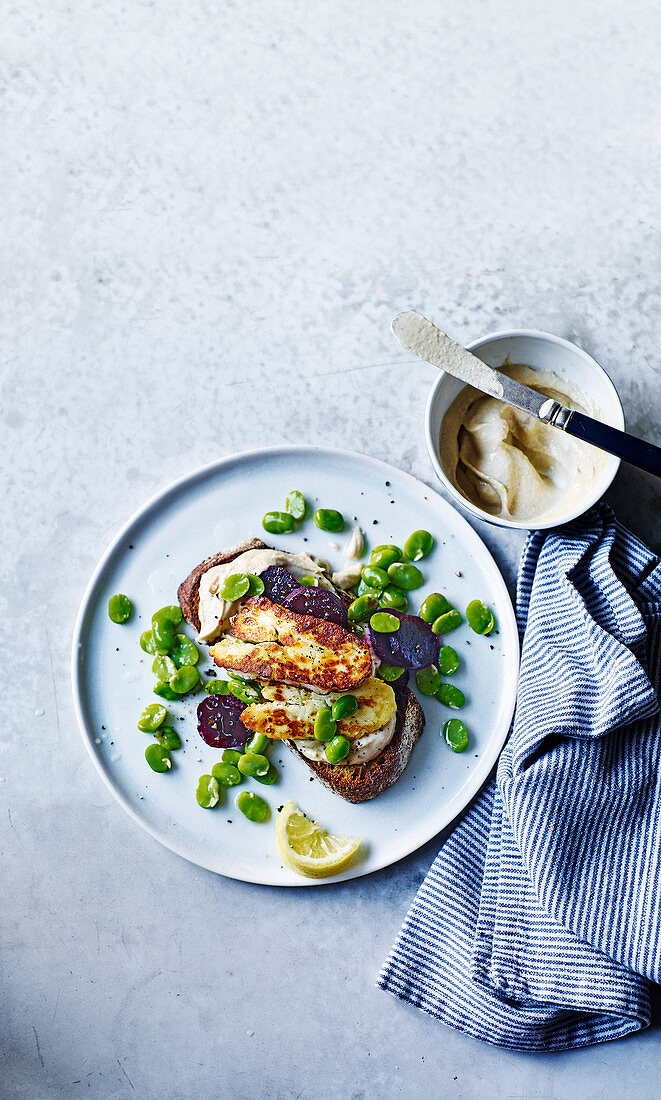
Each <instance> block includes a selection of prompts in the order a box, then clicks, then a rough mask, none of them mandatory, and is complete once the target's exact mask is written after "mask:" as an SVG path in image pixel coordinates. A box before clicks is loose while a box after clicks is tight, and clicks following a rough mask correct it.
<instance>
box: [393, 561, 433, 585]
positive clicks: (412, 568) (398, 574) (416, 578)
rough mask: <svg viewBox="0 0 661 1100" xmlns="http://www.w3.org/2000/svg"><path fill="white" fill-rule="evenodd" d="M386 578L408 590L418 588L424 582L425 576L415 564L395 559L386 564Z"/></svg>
mask: <svg viewBox="0 0 661 1100" xmlns="http://www.w3.org/2000/svg"><path fill="white" fill-rule="evenodd" d="M388 578H389V580H390V582H391V583H392V584H394V585H396V586H397V588H403V589H404V590H405V591H406V592H410V591H411V589H413V588H420V586H421V585H422V584H424V583H425V578H424V577H423V575H422V573H421V572H420V570H419V569H418V567H417V565H411V564H410V563H409V562H407V561H396V562H393V564H392V565H389V566H388Z"/></svg>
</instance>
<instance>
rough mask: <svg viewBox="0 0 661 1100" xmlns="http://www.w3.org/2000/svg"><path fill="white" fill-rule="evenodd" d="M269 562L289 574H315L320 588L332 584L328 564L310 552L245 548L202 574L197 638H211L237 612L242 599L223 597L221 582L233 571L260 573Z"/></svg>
mask: <svg viewBox="0 0 661 1100" xmlns="http://www.w3.org/2000/svg"><path fill="white" fill-rule="evenodd" d="M270 565H284V567H285V568H286V569H288V570H289V572H290V573H291V575H292V577H295V578H296V580H300V578H301V577H305V576H310V577H314V578H315V580H316V582H317V584H318V585H319V586H320V587H321V588H330V589H331V590H332V585H331V583H330V581H329V580H328V577H327V575H326V574H327V572H328V565H327V563H326V562H325V561H322V560H321V559H320V558H316V557H313V555H311V554H288V553H286V552H285V551H280V550H246V551H245V552H244V553H243V554H239V556H238V558H234V561H228V562H225V563H224V564H223V565H214V566H212V567H211V569H207V571H206V573H203V574H202V578H201V580H200V602H199V608H198V612H197V614H198V618H199V620H200V629H199V632H198V635H197V640H198V642H211V641H213V640H214V638H217V637H218V635H219V634H220V633H221V631H222V630H224V629H225V627H226V626H227V624H228V623H229V620H230V619H231V617H232V615H236V613H237V611H238V610H239V607H240V605H241V600H234V602H230V601H229V600H224V599H223V597H222V596H221V594H220V593H221V589H222V587H223V584H224V583H225V581H226V580H227V578H228V577H230V576H231V575H232V574H233V573H252V574H254V575H255V576H259V575H260V573H263V572H264V570H265V569H268V568H269V566H270Z"/></svg>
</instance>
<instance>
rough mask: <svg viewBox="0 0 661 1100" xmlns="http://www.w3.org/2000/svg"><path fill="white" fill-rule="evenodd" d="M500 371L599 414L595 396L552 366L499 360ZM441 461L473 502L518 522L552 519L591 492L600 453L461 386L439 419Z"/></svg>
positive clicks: (601, 464)
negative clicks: (544, 368) (535, 367)
mask: <svg viewBox="0 0 661 1100" xmlns="http://www.w3.org/2000/svg"><path fill="white" fill-rule="evenodd" d="M500 370H501V371H502V373H503V374H507V375H509V377H510V378H514V379H516V381H517V382H522V383H523V384H524V385H526V386H530V388H531V389H534V390H537V392H538V393H543V394H544V395H545V396H547V397H551V398H554V399H555V400H556V401H559V402H560V403H561V404H562V405H565V406H566V407H567V408H570V409H576V410H579V411H581V412H585V413H588V415H589V416H594V417H596V418H597V419H599V416H600V411H599V409H598V408H597V406H596V405H595V402H594V401H593V400H592V398H590V397H589V396H588V395H587V394H585V393H583V392H582V391H581V390H580V389H579V388H578V387H577V386H574V385H573V384H572V383H570V382H567V381H566V379H564V378H559V377H558V375H557V374H555V373H554V372H553V371H538V370H532V369H531V368H530V367H527V366H524V365H523V364H521V363H510V362H508V361H507V362H505V363H504V364H503V366H502V367H501V368H500ZM439 442H440V458H441V465H442V466H443V469H444V471H445V473H446V475H447V477H448V478H449V479H450V481H451V482H452V484H453V485H454V486H455V487H456V488H457V489H458V490H459V491H460V492H461V493H462V494H463V496H465V497H466V498H467V499H468V500H470V501H471V503H472V504H475V505H476V506H477V507H478V508H481V509H482V510H483V511H485V512H488V513H489V514H490V515H492V516H503V517H505V518H507V519H513V520H517V521H524V520H533V519H541V518H544V519H545V520H549V519H553V517H554V515H556V514H557V515H558V516H560V515H561V514H563V513H565V512H566V511H567V510H568V509H570V508H571V507H572V506H573V505H574V504H575V505H579V504H580V501H581V500H582V499H583V498H584V497H585V496H586V495H587V494H589V493H590V492H591V490H592V487H593V485H594V483H595V482H596V481H597V479H598V478H599V476H600V475H601V473H602V471H603V468H604V463H605V461H606V456H605V454H604V453H603V452H602V451H599V450H598V449H597V448H596V447H591V446H590V444H589V443H583V442H582V441H581V440H578V439H574V438H573V437H572V436H570V435H567V433H566V432H563V431H560V430H558V429H557V428H553V427H551V426H550V425H549V424H545V423H543V422H542V421H540V420H537V419H536V418H535V417H532V416H529V415H528V414H527V413H523V412H520V411H519V410H518V409H515V408H512V406H511V405H506V404H504V403H503V402H502V401H498V400H497V399H496V398H494V397H487V396H486V395H485V394H483V393H481V392H480V391H479V390H476V389H473V387H472V386H464V388H463V389H462V390H461V392H460V393H459V394H458V395H457V397H455V399H454V401H453V402H452V404H451V405H450V406H449V408H448V410H447V412H446V413H445V416H444V417H443V420H442V423H441V432H440V441H439Z"/></svg>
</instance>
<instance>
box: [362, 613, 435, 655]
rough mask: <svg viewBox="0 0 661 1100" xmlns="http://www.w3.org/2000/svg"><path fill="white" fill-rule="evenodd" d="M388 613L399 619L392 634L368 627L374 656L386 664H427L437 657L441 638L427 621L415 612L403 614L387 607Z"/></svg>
mask: <svg viewBox="0 0 661 1100" xmlns="http://www.w3.org/2000/svg"><path fill="white" fill-rule="evenodd" d="M388 613H389V614H390V615H396V616H397V618H398V619H399V630H396V631H395V632H394V634H379V633H378V631H376V630H372V629H371V628H370V631H369V634H370V641H371V643H372V646H373V648H374V651H375V652H376V654H377V656H379V657H380V658H381V660H382V661H384V662H385V664H387V665H396V666H397V667H398V668H416V669H417V668H428V667H429V665H433V664H435V663H436V661H438V655H439V651H440V647H441V642H440V638H439V637H438V635H437V634H434V633H433V631H432V628H431V627H430V625H429V623H426V622H424V620H423V619H421V618H419V616H418V615H404V613H403V612H401V611H393V610H392V609H391V608H388Z"/></svg>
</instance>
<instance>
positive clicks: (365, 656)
mask: <svg viewBox="0 0 661 1100" xmlns="http://www.w3.org/2000/svg"><path fill="white" fill-rule="evenodd" d="M209 652H210V653H211V656H212V657H213V659H214V661H215V662H216V664H217V665H219V667H220V668H227V669H230V670H232V671H234V672H241V673H243V674H244V675H246V676H252V677H255V678H256V679H258V680H277V681H285V682H290V683H294V684H309V685H310V686H311V687H313V688H315V687H316V688H321V689H322V690H324V691H350V690H351V689H352V688H354V687H357V686H358V684H360V683H362V681H363V680H364V679H366V677H367V676H369V675H370V673H371V671H372V658H371V655H370V651H369V649H368V646H367V644H366V643H365V642H364V641H363V640H362V639H361V638H358V637H356V635H355V634H352V633H351V631H349V630H345V629H344V627H342V626H337V624H336V623H329V622H327V621H326V620H325V619H316V618H314V617H313V616H312V615H298V614H297V613H296V612H295V611H290V610H289V609H288V608H286V607H281V606H280V605H279V604H275V603H271V601H270V600H268V599H267V598H266V597H265V596H252V597H251V598H250V599H249V600H247V601H246V603H245V604H244V605H243V607H242V608H241V610H240V611H239V612H238V614H237V615H235V616H234V618H233V619H232V623H231V632H230V633H229V634H225V635H224V636H223V637H222V638H221V640H220V641H219V642H217V643H216V644H215V645H213V646H211V648H210V650H209Z"/></svg>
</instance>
